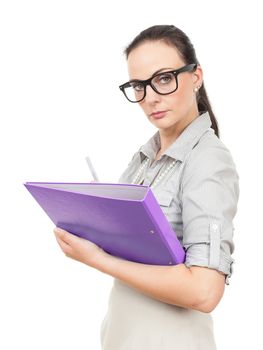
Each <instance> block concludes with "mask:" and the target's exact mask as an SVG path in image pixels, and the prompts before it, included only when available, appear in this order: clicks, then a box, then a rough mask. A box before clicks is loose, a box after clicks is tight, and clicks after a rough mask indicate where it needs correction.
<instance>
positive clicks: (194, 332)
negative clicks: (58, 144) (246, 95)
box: [55, 25, 239, 350]
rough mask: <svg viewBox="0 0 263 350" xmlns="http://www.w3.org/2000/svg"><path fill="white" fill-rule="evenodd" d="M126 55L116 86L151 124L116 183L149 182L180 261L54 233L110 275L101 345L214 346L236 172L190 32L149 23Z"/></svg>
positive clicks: (69, 251) (73, 253)
mask: <svg viewBox="0 0 263 350" xmlns="http://www.w3.org/2000/svg"><path fill="white" fill-rule="evenodd" d="M125 53H126V57H127V63H128V71H129V77H130V80H129V82H127V83H125V84H123V85H121V86H120V89H121V90H122V92H123V93H124V95H125V97H126V98H127V99H128V100H129V101H130V102H134V103H138V104H139V105H140V107H141V108H142V109H143V111H144V113H145V114H146V116H147V118H148V120H149V121H150V122H151V123H152V124H153V125H154V126H156V128H157V129H158V131H157V132H156V133H155V134H154V135H153V137H152V138H151V139H150V140H148V142H147V143H145V144H144V145H143V146H142V147H140V149H139V150H138V151H137V152H136V153H135V154H134V156H133V157H132V159H131V161H130V163H129V164H128V167H127V169H126V170H125V171H124V173H123V174H122V176H121V177H120V179H119V182H122V183H125V182H126V183H138V184H146V185H149V186H151V188H152V190H153V192H154V194H155V196H156V198H157V200H158V202H159V204H160V206H161V208H162V210H163V211H164V213H165V215H166V217H167V218H168V220H169V222H170V224H171V225H172V227H173V228H174V230H175V232H176V234H177V236H178V238H179V240H180V242H181V243H182V245H183V247H184V248H185V252H186V260H185V263H184V264H178V265H175V266H155V265H145V264H140V263H134V262H130V261H125V260H123V259H119V258H116V257H114V256H111V255H109V254H107V253H106V252H104V251H103V250H101V249H100V248H99V247H97V246H96V245H95V244H93V243H91V242H89V241H86V240H83V239H81V238H78V237H76V236H74V235H71V234H70V233H68V232H66V231H63V230H57V229H55V234H56V238H57V241H58V243H59V244H60V246H61V248H62V250H63V251H64V253H65V254H66V255H67V256H69V257H71V258H73V259H76V260H79V261H81V262H83V263H85V264H87V265H89V266H92V267H94V268H96V269H98V270H100V271H102V272H104V273H107V274H109V275H111V276H113V277H114V278H115V279H114V284H113V287H112V290H111V294H110V299H109V308H108V312H107V314H106V316H105V319H104V321H103V324H102V328H101V343H102V349H104V350H124V349H125V350H135V349H136V350H140V349H143V350H145V349H151V350H155V349H158V350H159V349H162V350H170V349H174V348H177V349H180V350H184V349H185V350H186V349H187V350H190V349H191V350H194V349H200V350H206V349H207V350H208V349H209V350H213V349H216V344H215V340H214V334H213V320H212V317H211V314H210V312H211V311H212V310H214V309H215V307H216V306H217V305H218V303H219V301H220V299H221V298H222V296H223V293H224V286H225V284H229V277H230V276H231V274H232V264H233V262H234V260H233V259H232V257H231V254H232V253H233V250H234V245H233V240H232V236H233V222H232V221H233V218H234V216H235V213H236V208H237V201H238V195H239V187H238V174H237V172H236V169H235V165H234V162H233V160H232V157H231V154H230V152H229V151H228V149H227V148H226V147H225V145H224V144H223V143H222V142H221V141H220V140H219V133H218V126H217V121H216V118H215V116H214V114H213V111H212V109H211V106H210V103H209V100H208V97H207V94H206V91H205V87H204V82H203V74H202V68H201V66H200V64H199V62H198V60H197V58H196V54H195V50H194V48H193V45H192V44H191V42H190V40H189V38H188V37H187V36H186V35H185V34H184V33H183V32H182V31H181V30H180V29H178V28H176V27H174V26H172V25H171V26H166V25H163V26H154V27H150V28H148V29H146V30H144V31H143V32H141V33H140V34H139V35H138V36H137V37H136V38H135V39H134V40H133V41H132V42H131V44H130V45H129V46H128V47H127V49H126V50H125Z"/></svg>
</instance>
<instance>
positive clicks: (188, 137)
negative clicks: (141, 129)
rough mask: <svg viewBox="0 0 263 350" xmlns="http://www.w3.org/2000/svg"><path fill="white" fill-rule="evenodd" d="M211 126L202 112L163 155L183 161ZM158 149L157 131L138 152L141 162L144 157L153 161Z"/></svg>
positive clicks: (206, 114)
mask: <svg viewBox="0 0 263 350" xmlns="http://www.w3.org/2000/svg"><path fill="white" fill-rule="evenodd" d="M211 125H212V122H211V119H210V115H209V113H208V112H202V114H200V115H199V116H198V117H197V118H195V119H194V120H193V121H192V122H191V123H190V124H189V125H188V126H187V127H186V128H185V129H184V130H183V131H182V133H181V134H180V135H179V137H178V138H177V139H176V140H175V141H174V142H173V143H172V144H171V145H170V146H169V147H168V148H167V149H166V151H165V152H164V153H163V154H165V155H167V156H169V157H171V158H173V159H175V160H180V161H183V160H184V158H185V156H186V154H187V153H188V152H189V151H190V150H191V149H192V148H193V147H194V145H195V144H196V143H197V142H198V141H199V140H200V138H201V136H202V135H203V134H204V133H205V132H206V131H207V130H208V129H210V126H211ZM159 149H160V134H159V131H157V132H156V133H155V134H154V135H153V136H152V137H151V138H150V139H149V140H148V141H147V143H145V144H144V145H143V146H142V147H141V148H140V150H139V152H140V156H141V161H143V159H145V157H148V158H150V159H151V160H153V159H154V158H155V155H156V153H157V151H158V150H159Z"/></svg>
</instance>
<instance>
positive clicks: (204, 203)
mask: <svg viewBox="0 0 263 350" xmlns="http://www.w3.org/2000/svg"><path fill="white" fill-rule="evenodd" d="M238 197H239V176H238V174H237V171H236V168H235V164H234V162H233V159H232V156H231V154H230V152H229V151H228V149H226V148H225V147H224V146H223V145H222V146H221V145H220V144H219V145H217V146H213V147H208V149H203V150H201V151H200V150H198V148H197V149H193V150H192V152H191V154H190V156H189V157H188V160H187V162H186V165H185V168H184V174H183V179H182V186H181V200H182V220H183V246H184V248H185V251H186V260H185V265H186V266H193V265H195V266H205V267H208V268H211V269H216V270H218V271H220V272H222V273H224V274H225V275H226V284H229V277H230V276H231V275H232V273H233V263H234V259H233V258H232V256H231V254H232V253H233V251H234V243H233V232H234V226H233V218H234V216H235V214H236V210H237V202H238Z"/></svg>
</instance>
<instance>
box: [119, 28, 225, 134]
mask: <svg viewBox="0 0 263 350" xmlns="http://www.w3.org/2000/svg"><path fill="white" fill-rule="evenodd" d="M160 40H161V41H164V42H165V43H166V44H168V45H171V46H174V47H175V48H176V49H177V51H178V53H179V55H180V56H181V58H182V59H183V61H184V62H185V64H191V63H197V64H198V65H199V62H198V60H197V58H196V53H195V49H194V46H193V44H192V43H191V41H190V39H189V38H188V36H187V35H186V34H185V33H184V32H183V31H182V30H180V29H179V28H177V27H175V26H173V25H155V26H152V27H149V28H147V29H145V30H143V31H142V32H141V33H140V34H138V35H137V36H136V37H135V38H134V39H133V41H132V42H131V43H130V44H129V45H128V46H127V47H126V49H125V50H124V54H125V55H126V58H128V56H129V54H130V52H131V51H132V50H133V49H135V48H136V47H138V46H139V45H140V44H142V43H143V42H146V41H160ZM196 98H197V106H198V111H199V112H206V111H208V113H209V115H210V118H211V122H212V128H213V129H214V131H215V134H216V135H217V137H219V128H218V123H217V120H216V117H215V115H214V113H213V110H212V107H211V104H210V101H209V98H208V96H207V93H206V90H205V86H204V82H203V83H202V86H201V88H200V89H199V90H198V92H197V95H196Z"/></svg>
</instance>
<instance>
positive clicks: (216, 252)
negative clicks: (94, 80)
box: [101, 112, 239, 350]
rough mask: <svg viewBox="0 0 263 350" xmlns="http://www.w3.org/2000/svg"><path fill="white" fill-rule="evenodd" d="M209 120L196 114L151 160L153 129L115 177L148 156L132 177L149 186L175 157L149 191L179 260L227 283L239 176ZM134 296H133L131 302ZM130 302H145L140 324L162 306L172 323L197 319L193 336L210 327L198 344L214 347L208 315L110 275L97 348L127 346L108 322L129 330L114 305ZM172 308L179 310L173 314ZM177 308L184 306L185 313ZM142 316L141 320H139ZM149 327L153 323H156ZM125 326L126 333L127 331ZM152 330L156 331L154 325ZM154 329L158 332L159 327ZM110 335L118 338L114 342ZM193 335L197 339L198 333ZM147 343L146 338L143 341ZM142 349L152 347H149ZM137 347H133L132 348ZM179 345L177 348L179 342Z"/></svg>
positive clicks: (128, 175)
mask: <svg viewBox="0 0 263 350" xmlns="http://www.w3.org/2000/svg"><path fill="white" fill-rule="evenodd" d="M211 124H212V123H211V119H210V116H209V113H208V112H204V113H201V114H200V115H199V116H198V117H197V118H196V119H194V120H193V121H192V123H191V124H189V125H188V126H187V127H186V128H185V129H184V130H183V132H182V133H181V134H180V136H179V137H178V138H177V139H176V140H175V142H174V143H173V144H172V145H170V146H169V147H168V148H167V150H166V151H165V152H164V153H163V154H162V156H161V158H160V159H159V160H155V156H156V153H157V152H158V151H159V149H160V137H159V131H157V132H156V133H155V134H154V135H153V136H152V137H151V138H150V139H149V140H148V142H147V143H146V144H144V145H143V146H141V147H140V148H139V150H138V151H137V152H136V153H135V154H134V155H133V156H132V159H131V160H130V162H129V164H128V166H127V168H126V170H125V171H124V172H123V174H122V175H121V177H120V179H119V183H131V182H132V181H133V179H134V176H135V174H136V173H137V171H138V168H139V167H140V165H141V164H142V162H144V161H145V160H146V159H147V158H149V160H150V161H149V162H148V163H147V164H148V165H147V166H146V167H145V168H144V170H143V172H142V173H141V176H140V177H139V178H137V183H140V184H144V185H145V184H146V185H149V186H151V185H152V184H153V183H154V180H155V179H156V177H157V176H158V174H160V173H161V172H163V171H164V170H165V169H166V168H167V167H169V165H170V164H171V163H172V162H173V161H175V162H176V163H175V166H174V167H172V168H171V170H170V171H169V172H167V174H166V176H164V177H163V178H162V179H161V181H159V182H158V184H157V185H155V186H153V187H152V191H153V193H154V195H155V196H156V198H157V200H158V203H159V204H160V206H161V208H162V210H163V212H164V214H165V215H166V217H167V219H168V221H169V222H170V224H171V226H172V227H173V229H174V231H175V234H176V235H177V237H178V239H179V241H180V242H181V244H182V245H183V247H184V248H185V251H186V260H185V265H186V266H192V265H196V266H205V267H208V268H211V269H216V270H218V271H220V272H221V273H223V274H225V276H226V284H229V277H230V276H231V275H232V273H233V263H234V259H233V258H232V256H231V254H232V253H233V251H234V244H233V231H234V227H233V218H234V216H235V214H236V210H237V202H238V197H239V185H238V182H239V177H238V174H237V171H236V167H235V164H234V162H233V159H232V156H231V154H230V152H229V150H228V149H227V148H226V146H225V145H224V144H223V143H222V141H221V140H220V139H219V138H218V137H217V136H216V135H215V133H214V130H213V129H212V128H211ZM134 298H135V299H136V300H137V301H136V303H137V304H136V303H135V299H134ZM132 303H134V306H133V308H134V307H136V305H137V307H139V305H141V307H146V306H145V305H146V304H147V305H148V306H147V307H149V310H148V311H147V312H146V314H145V315H144V316H143V317H142V316H141V315H140V317H139V318H138V317H137V319H136V317H135V318H134V319H133V321H135V322H137V323H138V322H139V324H140V322H141V326H142V323H145V322H146V323H149V317H152V316H153V315H152V316H149V315H150V314H151V313H152V312H154V311H153V310H154V309H156V308H157V309H156V310H158V312H157V311H156V312H157V313H158V317H159V316H161V317H162V318H164V311H163V310H164V308H166V311H165V313H166V312H168V314H169V313H170V312H171V315H170V316H169V315H168V314H167V315H166V316H165V318H168V319H169V317H172V319H173V318H174V319H173V322H175V325H176V324H177V323H178V322H179V323H180V322H181V321H182V320H183V319H187V320H188V321H187V322H190V320H191V319H195V322H196V320H197V319H199V321H198V322H199V330H198V333H199V335H200V332H201V333H202V332H203V328H202V325H203V326H204V325H205V329H206V330H207V332H208V329H209V327H210V330H209V332H208V333H209V334H210V335H209V334H208V333H207V334H206V335H205V338H206V340H205V339H204V343H202V344H203V345H202V346H203V347H202V349H206V348H207V349H215V345H214V343H213V332H212V320H211V319H210V318H209V317H210V315H209V314H204V313H201V312H198V311H196V310H187V309H183V308H179V307H177V306H175V305H169V306H168V304H164V303H161V302H160V301H157V300H153V299H151V298H149V297H147V296H143V295H142V294H140V293H139V292H138V291H135V290H132V289H131V288H129V287H128V286H126V285H125V284H124V283H122V282H121V281H118V280H116V279H115V280H114V285H113V288H112V291H111V295H110V299H109V309H108V313H107V315H106V317H105V319H104V322H103V325H102V333H101V337H102V338H101V341H102V344H104V347H103V349H105V350H111V349H112V350H113V349H114V350H117V349H118V350H119V349H121V350H122V349H133V346H132V345H131V342H129V341H127V334H126V338H123V341H122V340H121V339H120V334H118V335H117V334H116V332H117V330H115V331H114V325H116V326H117V325H118V324H119V323H120V322H122V327H125V322H126V323H127V327H128V328H127V329H129V326H128V323H129V322H131V319H130V318H129V322H128V319H126V320H125V319H122V317H120V309H119V308H120V304H123V306H124V307H125V308H126V311H127V309H128V312H130V313H131V312H132V311H131V308H130V306H131V305H132ZM143 305H144V306H143ZM150 305H151V307H150ZM164 305H165V306H164ZM168 309H169V311H168ZM161 310H162V311H161ZM178 310H180V312H179V313H178ZM182 310H185V312H183V311H182ZM147 313H148V316H147ZM179 314H180V316H179ZM117 315H118V316H117ZM204 315H206V316H204ZM144 318H145V321H143V319H144ZM151 322H152V321H151ZM184 322H185V321H184ZM175 325H174V327H175ZM208 325H209V327H208ZM155 326H156V327H157V328H158V327H159V326H158V322H157V324H156V325H155ZM155 326H153V327H155ZM131 327H133V326H131ZM200 327H201V328H200ZM135 328H136V327H135ZM127 329H126V332H128V330H127ZM156 331H157V332H158V330H156ZM130 332H131V334H132V339H133V341H134V339H135V338H138V336H139V335H138V334H137V336H136V331H134V329H133V330H132V328H130ZM134 332H135V333H134ZM160 332H161V334H162V331H161V330H160ZM165 332H167V331H165ZM173 332H174V331H173ZM128 334H129V332H128ZM185 335H186V336H187V337H189V336H190V338H191V332H190V333H189V331H187V332H186V333H185ZM181 336H182V334H181ZM197 336H198V334H197ZM194 337H195V336H193V337H192V341H193V344H194V342H195V339H194ZM168 338H169V337H168ZM116 339H118V341H117V342H116ZM128 339H129V336H128ZM196 339H197V338H196ZM198 339H199V341H200V337H199V338H198ZM209 339H210V340H209ZM114 341H115V343H114ZM169 341H171V344H172V343H173V342H175V343H176V342H177V345H178V344H181V343H180V341H179V336H178V334H177V333H176V334H173V335H172V338H171V339H170V340H169V339H168V340H167V342H168V343H169ZM189 341H190V340H189ZM142 342H143V340H142ZM206 342H210V343H209V345H206ZM111 343H112V344H113V343H114V344H115V345H114V347H111V346H110V345H109V344H111ZM212 343H213V345H212ZM117 344H126V345H127V347H125V346H118V345H117ZM160 344H161V343H160ZM182 344H183V343H182ZM147 345H149V343H147V342H146V343H145V346H147ZM174 345H175V344H174ZM135 348H136V347H134V349H135ZM148 348H151V349H155V348H153V347H148ZM156 348H157V347H156ZM186 348H187V347H186ZM137 349H139V348H138V347H137ZM142 349H143V347H142ZM181 349H183V347H182V345H181ZM187 349H188V348H187ZM189 349H190V348H189ZM191 349H192V348H191ZM193 349H194V348H193ZM198 349H199V347H198ZM200 349H201V347H200Z"/></svg>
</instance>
